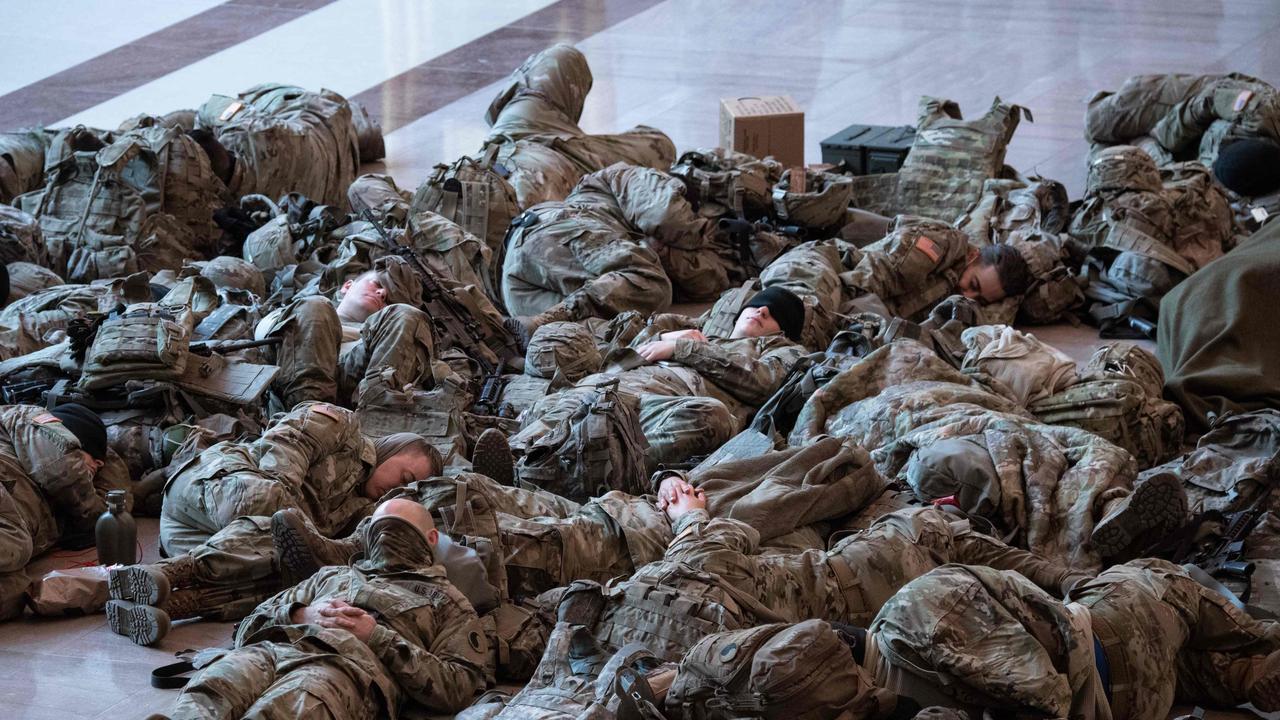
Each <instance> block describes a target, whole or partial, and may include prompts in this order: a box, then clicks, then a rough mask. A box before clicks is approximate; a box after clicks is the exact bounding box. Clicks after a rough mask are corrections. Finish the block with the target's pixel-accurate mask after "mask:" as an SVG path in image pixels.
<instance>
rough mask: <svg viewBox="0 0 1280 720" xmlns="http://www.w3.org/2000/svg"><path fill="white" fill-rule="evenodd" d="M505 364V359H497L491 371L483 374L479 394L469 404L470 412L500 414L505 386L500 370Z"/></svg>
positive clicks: (498, 415) (503, 368)
mask: <svg viewBox="0 0 1280 720" xmlns="http://www.w3.org/2000/svg"><path fill="white" fill-rule="evenodd" d="M506 366H507V361H506V360H499V361H498V367H497V368H496V369H495V370H494V371H493V373H492V374H488V375H485V376H484V380H483V381H481V383H480V395H479V396H478V397H477V398H476V401H475V403H473V404H472V405H471V412H473V413H475V414H476V415H491V416H497V417H501V416H502V410H503V404H502V391H503V389H504V388H506V386H507V379H506V377H504V376H503V374H502V372H503V371H504V370H505V369H506Z"/></svg>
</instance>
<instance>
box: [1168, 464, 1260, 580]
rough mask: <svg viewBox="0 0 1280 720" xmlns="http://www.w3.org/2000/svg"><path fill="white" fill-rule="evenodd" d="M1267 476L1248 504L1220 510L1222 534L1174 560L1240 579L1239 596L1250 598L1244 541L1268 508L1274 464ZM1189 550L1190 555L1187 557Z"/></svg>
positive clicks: (1250, 568) (1217, 575) (1250, 567)
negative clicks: (1222, 524) (1213, 540)
mask: <svg viewBox="0 0 1280 720" xmlns="http://www.w3.org/2000/svg"><path fill="white" fill-rule="evenodd" d="M1275 462H1277V460H1276V459H1275V458H1272V463H1275ZM1267 479H1268V484H1267V487H1266V489H1265V490H1263V491H1262V492H1260V493H1258V497H1256V498H1254V500H1253V502H1252V503H1250V504H1249V507H1247V508H1245V509H1243V510H1239V511H1236V512H1233V513H1224V514H1222V519H1223V521H1224V522H1225V523H1226V525H1225V527H1224V528H1223V530H1222V537H1221V538H1219V539H1218V540H1217V541H1216V542H1214V544H1213V545H1211V546H1209V547H1208V548H1205V549H1202V550H1200V551H1199V552H1194V553H1184V554H1183V557H1178V558H1177V561H1180V562H1183V563H1189V564H1191V565H1195V566H1197V567H1199V568H1200V569H1201V570H1204V571H1205V572H1206V573H1208V574H1209V575H1211V576H1213V577H1215V578H1225V579H1230V580H1236V581H1239V582H1243V583H1244V590H1243V592H1241V593H1239V595H1240V600H1241V601H1242V602H1246V603H1247V602H1249V594H1250V589H1251V584H1250V582H1249V579H1250V578H1251V577H1252V575H1253V570H1254V564H1253V563H1252V562H1250V561H1248V560H1245V559H1244V541H1245V538H1247V537H1248V536H1249V533H1251V532H1253V529H1254V528H1255V527H1257V525H1258V521H1259V520H1261V519H1262V516H1263V514H1265V513H1266V512H1267V501H1268V500H1269V498H1270V497H1271V491H1272V490H1273V489H1274V488H1275V485H1276V480H1277V477H1276V472H1275V470H1274V467H1273V469H1272V471H1271V472H1269V473H1268V474H1267ZM1188 554H1189V555H1190V557H1189V558H1188V557H1186V555H1188Z"/></svg>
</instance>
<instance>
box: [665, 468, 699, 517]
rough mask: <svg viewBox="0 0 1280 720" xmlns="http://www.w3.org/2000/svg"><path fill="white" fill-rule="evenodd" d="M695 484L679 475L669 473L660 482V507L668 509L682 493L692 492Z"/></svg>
mask: <svg viewBox="0 0 1280 720" xmlns="http://www.w3.org/2000/svg"><path fill="white" fill-rule="evenodd" d="M693 489H694V488H693V486H692V485H690V484H689V483H688V482H686V481H685V479H684V478H682V477H680V476H679V475H668V476H666V477H665V478H663V479H662V482H661V483H659V484H658V509H659V510H666V509H667V506H668V505H670V504H671V503H673V502H675V500H676V496H677V495H679V494H680V493H686V492H692V491H693Z"/></svg>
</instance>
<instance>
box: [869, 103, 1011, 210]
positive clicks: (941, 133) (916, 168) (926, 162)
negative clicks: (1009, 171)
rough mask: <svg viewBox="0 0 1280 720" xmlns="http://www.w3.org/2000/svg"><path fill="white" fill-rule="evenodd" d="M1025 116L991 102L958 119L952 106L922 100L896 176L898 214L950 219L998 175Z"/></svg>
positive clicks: (957, 112)
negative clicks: (973, 116) (971, 116)
mask: <svg viewBox="0 0 1280 720" xmlns="http://www.w3.org/2000/svg"><path fill="white" fill-rule="evenodd" d="M1024 115H1025V116H1026V118H1027V119H1028V120H1030V119H1031V113H1030V112H1029V111H1028V110H1027V109H1026V108H1024V107H1022V106H1020V105H1010V104H1008V103H1005V102H1001V100H1000V98H996V99H995V100H994V101H993V102H992V104H991V108H990V109H989V110H987V112H986V114H985V115H983V116H982V117H980V118H977V119H975V120H963V119H962V118H961V115H960V107H959V106H958V105H956V103H955V102H952V101H950V100H941V99H938V98H931V97H924V98H921V100H920V111H919V122H918V123H917V128H916V136H915V140H914V141H913V142H912V144H911V151H910V152H909V153H907V159H906V161H905V162H904V163H903V165H902V170H901V171H899V172H898V180H897V190H896V193H897V199H898V203H897V204H898V211H899V212H910V213H913V214H916V215H923V216H925V217H928V218H932V219H935V220H940V221H942V222H952V221H954V220H955V219H956V218H957V217H959V216H960V215H961V214H962V213H964V212H965V210H966V209H967V208H968V207H969V205H970V204H972V203H974V202H975V201H977V200H978V198H979V197H980V196H981V194H982V186H983V183H985V182H986V181H987V179H988V178H993V177H998V176H999V175H1000V171H1001V169H1002V168H1003V167H1004V156H1005V149H1006V148H1007V147H1008V145H1009V141H1010V140H1011V139H1013V133H1014V131H1015V130H1017V128H1018V123H1019V122H1020V121H1021V119H1022V117H1023V116H1024ZM882 214H884V213H882ZM889 214H892V213H889Z"/></svg>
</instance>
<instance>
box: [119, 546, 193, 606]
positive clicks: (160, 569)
mask: <svg viewBox="0 0 1280 720" xmlns="http://www.w3.org/2000/svg"><path fill="white" fill-rule="evenodd" d="M195 571H196V560H195V558H194V557H192V556H191V555H186V554H184V555H179V556H177V557H172V558H168V559H165V560H161V561H160V562H158V563H155V564H150V565H148V564H138V565H126V566H124V567H119V568H112V569H111V570H110V571H108V573H107V587H108V590H109V592H110V594H111V599H112V600H130V601H132V602H136V603H142V604H143V605H155V606H159V605H163V604H164V603H165V601H166V600H168V599H169V593H170V592H171V591H172V590H173V589H174V588H179V587H184V586H187V585H191V584H193V583H194V582H195Z"/></svg>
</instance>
